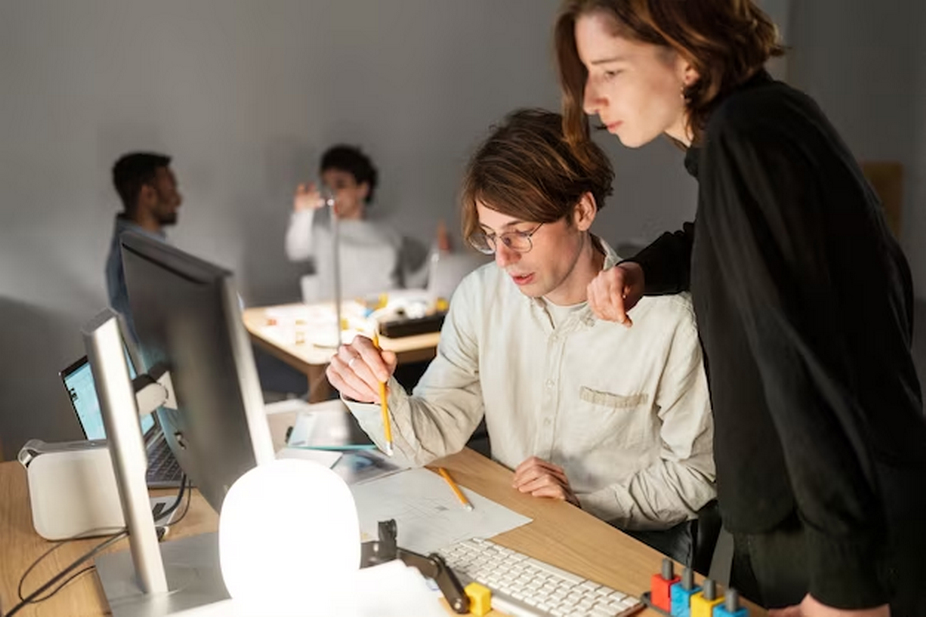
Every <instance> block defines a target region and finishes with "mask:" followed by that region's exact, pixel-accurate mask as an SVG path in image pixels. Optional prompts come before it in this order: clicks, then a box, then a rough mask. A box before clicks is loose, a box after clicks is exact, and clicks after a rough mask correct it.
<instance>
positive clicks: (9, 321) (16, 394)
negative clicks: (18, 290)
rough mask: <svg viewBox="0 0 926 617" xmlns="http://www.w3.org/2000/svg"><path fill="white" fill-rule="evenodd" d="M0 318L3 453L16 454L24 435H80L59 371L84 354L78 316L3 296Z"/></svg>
mask: <svg viewBox="0 0 926 617" xmlns="http://www.w3.org/2000/svg"><path fill="white" fill-rule="evenodd" d="M90 317H92V315H91V316H88V318H87V320H89V319H90ZM0 324H2V326H0V350H2V356H0V440H2V443H3V455H4V456H5V457H6V458H7V459H10V460H12V459H15V458H16V455H17V454H18V452H19V449H20V448H21V447H22V445H23V444H24V443H25V442H26V441H28V440H29V439H34V438H35V439H42V440H44V441H49V442H54V441H68V440H73V439H81V438H82V437H83V435H82V434H81V431H80V427H79V425H78V424H77V420H76V418H75V417H74V413H73V411H71V405H70V401H69V400H68V397H67V393H66V392H65V389H64V386H63V385H62V383H61V380H60V379H59V377H58V371H60V370H61V369H62V368H64V367H66V366H67V365H68V364H70V363H71V362H73V361H74V360H76V359H77V358H79V357H80V356H82V355H84V349H83V340H82V338H81V334H80V328H81V326H82V325H83V324H82V322H81V321H80V320H79V319H75V318H74V317H72V316H67V315H62V314H57V313H55V312H53V311H50V310H48V309H46V308H44V307H39V306H34V305H29V304H26V303H23V302H19V301H16V300H11V299H9V298H2V299H0Z"/></svg>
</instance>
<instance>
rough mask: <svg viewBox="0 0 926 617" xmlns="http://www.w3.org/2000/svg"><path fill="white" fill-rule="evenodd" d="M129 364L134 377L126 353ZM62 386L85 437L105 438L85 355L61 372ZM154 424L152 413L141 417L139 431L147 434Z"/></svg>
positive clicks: (133, 374) (101, 413)
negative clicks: (66, 392)
mask: <svg viewBox="0 0 926 617" xmlns="http://www.w3.org/2000/svg"><path fill="white" fill-rule="evenodd" d="M125 359H126V362H127V363H128V365H129V375H130V376H131V377H132V379H134V378H135V368H134V367H133V366H132V360H131V359H130V358H129V355H128V353H126V356H125ZM61 378H62V379H63V380H64V387H65V388H67V390H68V395H69V396H70V397H71V405H73V407H74V411H75V412H76V413H77V421H78V422H79V423H80V427H81V428H82V429H83V431H84V435H85V436H86V437H87V439H106V429H104V428H103V411H102V410H101V409H100V401H99V399H98V398H97V396H96V385H95V384H94V382H93V372H92V371H91V370H90V362H89V361H88V360H87V358H86V357H84V358H81V359H80V360H78V361H77V362H75V363H74V364H72V365H71V366H69V367H68V368H66V369H64V370H63V371H62V372H61ZM153 426H154V415H153V414H149V415H147V416H145V417H143V418H142V419H141V432H142V434H143V435H147V434H148V431H150V430H151V428H152V427H153Z"/></svg>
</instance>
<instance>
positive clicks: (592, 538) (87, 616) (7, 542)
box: [0, 413, 765, 617]
mask: <svg viewBox="0 0 926 617" xmlns="http://www.w3.org/2000/svg"><path fill="white" fill-rule="evenodd" d="M268 420H269V422H270V428H271V434H272V435H273V440H274V443H275V445H280V444H282V442H283V436H284V435H285V433H286V428H287V427H288V426H290V425H291V424H292V421H293V414H289V413H281V414H274V415H271V416H268ZM440 464H441V465H443V466H444V467H446V468H447V469H449V470H450V472H451V473H452V474H453V477H454V479H455V480H457V482H459V483H460V484H461V485H463V486H465V487H467V488H469V489H471V490H474V491H476V492H477V493H480V494H481V495H484V496H486V497H488V498H489V499H493V500H495V501H497V502H498V503H500V504H502V505H504V506H506V507H508V508H511V509H512V510H515V511H517V512H520V513H521V514H524V515H525V516H529V517H531V518H532V519H534V520H533V522H532V523H530V524H528V525H524V526H522V527H518V528H517V529H513V530H511V531H508V532H506V533H503V534H501V535H498V536H496V537H495V538H493V540H495V541H497V542H498V543H500V544H502V545H504V546H507V547H509V548H512V549H515V550H518V551H521V552H523V553H526V554H529V555H531V556H533V557H537V558H538V559H541V560H543V561H546V562H548V563H551V564H553V565H556V566H559V567H561V568H565V569H567V570H571V571H573V572H575V573H576V574H579V575H582V576H585V577H587V578H589V579H592V580H595V581H598V582H600V583H602V584H605V585H609V586H611V587H614V588H616V589H620V590H622V591H626V592H629V593H634V594H639V593H642V592H643V591H645V590H646V589H648V587H649V581H650V576H651V575H652V574H653V573H654V572H656V571H658V570H659V566H660V563H661V561H662V558H661V555H659V553H657V552H656V551H654V550H652V549H650V548H649V547H647V546H645V545H643V544H641V543H639V542H637V541H636V540H633V539H632V538H630V537H628V536H626V535H624V534H623V533H621V532H619V531H617V530H616V529H614V528H613V527H610V526H609V525H607V524H605V523H603V522H601V521H599V520H598V519H596V518H594V517H593V516H591V515H589V514H587V513H585V512H583V511H581V510H579V509H578V508H574V507H572V506H570V505H568V504H566V503H564V502H557V501H551V500H545V499H536V498H533V497H529V496H525V495H521V494H520V493H518V492H517V491H515V490H514V489H512V488H511V472H510V471H508V470H507V469H505V468H504V467H502V466H501V465H498V464H497V463H494V462H492V461H490V460H489V459H487V458H485V457H483V456H481V455H479V454H477V453H476V452H474V451H472V450H464V451H463V452H460V453H459V454H455V455H453V456H450V457H447V458H446V459H444V460H443V461H440ZM158 493H163V494H169V493H170V491H159V492H158ZM217 527H218V517H217V516H216V514H215V513H214V512H213V511H212V509H211V508H210V507H209V506H208V504H206V502H205V500H204V499H203V498H202V497H201V496H200V495H199V493H198V492H197V491H194V492H193V502H192V504H191V506H190V511H189V512H188V513H187V515H186V518H185V519H184V520H183V521H182V522H181V523H180V524H179V525H176V526H175V527H173V528H172V529H171V536H169V537H171V538H181V537H185V536H190V535H196V534H199V533H204V532H209V531H215V530H216V529H217ZM99 541H100V540H99V539H90V540H82V541H80V542H72V543H70V544H68V545H67V546H64V547H62V548H61V549H59V550H57V551H55V552H54V553H52V556H50V557H49V558H48V559H46V560H44V561H43V562H42V564H41V566H40V567H37V568H36V569H35V571H34V572H33V574H32V575H30V578H29V585H28V586H27V587H26V591H27V592H28V591H31V590H33V589H35V587H36V583H39V584H40V583H42V582H44V581H46V580H48V578H49V577H51V576H53V575H54V574H55V573H57V572H59V571H60V570H62V569H63V568H64V567H66V566H67V565H68V564H69V563H70V562H71V561H73V560H74V559H75V558H77V557H78V556H80V555H82V554H83V553H85V552H86V551H87V550H89V548H90V547H92V546H93V545H94V544H96V543H98V542H99ZM50 546H51V544H50V543H49V542H47V541H45V540H43V539H42V538H41V537H39V536H38V535H37V534H36V533H35V531H34V530H33V527H32V517H31V513H30V509H29V498H28V493H27V487H26V474H25V470H24V469H23V468H22V466H21V465H20V464H19V463H16V462H9V463H2V464H0V614H3V613H5V612H6V611H8V610H9V609H10V608H12V607H13V606H14V605H15V604H16V603H17V596H16V586H17V584H18V582H19V578H20V576H22V573H23V572H24V571H25V570H26V568H28V567H29V564H31V563H32V561H33V560H35V558H36V557H38V556H39V555H41V554H42V553H43V552H45V551H46V550H47V549H48V548H50ZM127 548H128V543H127V541H125V540H123V541H121V542H119V543H118V544H116V545H115V546H114V547H113V549H112V550H125V549H127ZM750 610H751V613H750V614H751V615H753V617H758V616H760V615H764V614H765V613H764V611H760V610H758V609H756V608H755V607H753V606H750ZM19 614H20V615H23V616H35V615H68V616H74V617H91V616H92V617H97V616H99V615H106V614H108V608H107V605H106V598H105V596H104V594H103V591H102V589H101V587H100V584H99V582H98V579H97V577H96V575H95V574H93V573H88V574H85V575H83V576H81V577H80V578H79V579H77V580H76V581H74V582H73V583H71V584H70V585H68V586H67V587H66V588H65V589H63V590H62V591H61V592H59V593H58V594H57V595H56V596H55V597H54V598H52V599H50V600H48V601H46V602H43V603H42V604H38V605H34V606H30V607H27V608H26V609H25V610H24V611H22V612H20V613H19ZM493 614H496V615H497V614H498V613H493ZM645 614H648V615H655V613H652V612H648V613H645Z"/></svg>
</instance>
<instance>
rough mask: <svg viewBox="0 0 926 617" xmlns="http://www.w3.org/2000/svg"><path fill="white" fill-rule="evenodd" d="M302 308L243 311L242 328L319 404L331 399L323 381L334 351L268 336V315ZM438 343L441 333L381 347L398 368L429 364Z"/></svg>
mask: <svg viewBox="0 0 926 617" xmlns="http://www.w3.org/2000/svg"><path fill="white" fill-rule="evenodd" d="M304 306H306V305H300V304H287V305H282V306H266V307H259V308H250V309H245V311H244V326H245V328H247V331H248V333H249V334H250V335H251V340H252V341H254V342H255V343H256V344H257V345H258V346H259V347H261V349H264V350H265V351H267V352H268V353H269V354H270V355H272V356H274V357H276V358H278V359H280V360H282V361H283V362H285V363H287V364H289V365H290V366H292V367H293V368H295V369H296V370H298V371H300V372H302V373H305V375H306V377H307V378H308V380H309V402H310V403H318V402H321V401H324V400H327V399H329V398H330V394H331V387H330V386H329V385H328V380H327V379H326V378H325V368H326V367H327V366H328V361H329V359H330V358H331V356H332V355H334V353H335V349H333V348H331V347H319V346H316V345H314V344H312V342H311V338H309V337H300V338H293V339H292V340H282V339H281V338H280V337H274V336H271V335H270V333H269V332H268V328H267V326H268V325H270V324H271V323H273V321H272V318H271V317H270V316H268V313H270V314H272V313H274V312H276V311H295V310H298V309H299V308H300V307H304ZM332 310H334V309H333V308H332ZM306 328H307V329H308V328H311V324H306ZM332 338H336V337H332ZM439 340H440V333H439V332H433V333H430V334H421V335H418V336H406V337H402V338H398V339H390V338H386V337H382V338H380V345H381V346H382V348H383V349H387V350H389V351H394V352H395V354H396V357H397V359H398V362H399V364H405V363H409V362H426V361H428V360H431V359H432V358H433V357H434V355H435V354H436V352H437V343H438V341H439Z"/></svg>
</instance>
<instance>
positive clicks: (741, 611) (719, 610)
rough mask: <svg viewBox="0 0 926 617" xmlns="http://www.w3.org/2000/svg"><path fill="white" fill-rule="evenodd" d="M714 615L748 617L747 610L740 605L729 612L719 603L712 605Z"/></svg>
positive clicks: (720, 616) (715, 616)
mask: <svg viewBox="0 0 926 617" xmlns="http://www.w3.org/2000/svg"><path fill="white" fill-rule="evenodd" d="M714 617H749V611H747V610H746V608H745V607H742V606H741V607H739V608H738V609H736V610H735V611H734V612H732V613H731V612H730V611H728V610H727V609H726V607H724V605H723V604H719V605H717V606H715V607H714Z"/></svg>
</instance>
